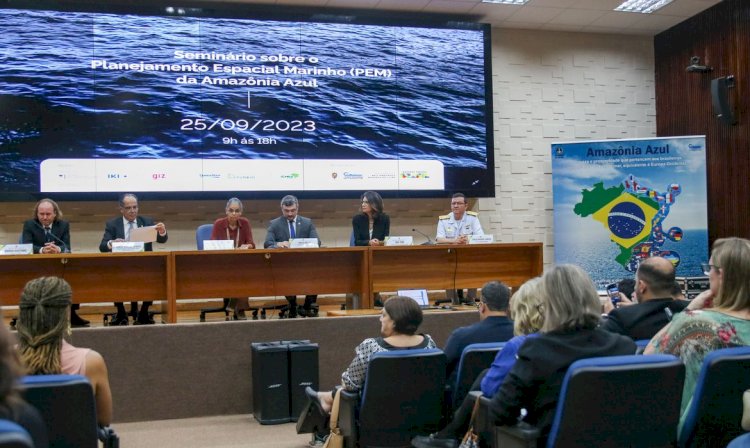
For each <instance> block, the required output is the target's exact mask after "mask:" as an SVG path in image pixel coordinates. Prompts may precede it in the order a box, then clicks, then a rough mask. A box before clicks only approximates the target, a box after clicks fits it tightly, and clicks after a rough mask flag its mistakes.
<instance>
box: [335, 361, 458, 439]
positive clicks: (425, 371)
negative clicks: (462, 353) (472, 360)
mask: <svg viewBox="0 0 750 448" xmlns="http://www.w3.org/2000/svg"><path fill="white" fill-rule="evenodd" d="M445 366H446V358H445V354H444V353H443V352H442V350H438V349H419V350H392V351H387V352H380V353H375V354H374V355H373V356H372V358H371V359H370V364H369V366H368V368H367V377H366V378H365V384H364V386H363V387H362V390H361V393H356V392H348V391H345V390H342V391H341V392H340V393H341V407H340V410H339V427H340V429H341V432H342V434H343V435H344V442H345V446H347V447H349V448H354V447H355V446H359V447H362V448H365V447H375V446H377V447H394V446H410V440H411V438H412V437H414V436H415V435H427V434H429V433H431V432H435V431H437V429H438V428H439V426H440V419H441V414H442V412H441V411H442V408H443V393H444V388H445Z"/></svg>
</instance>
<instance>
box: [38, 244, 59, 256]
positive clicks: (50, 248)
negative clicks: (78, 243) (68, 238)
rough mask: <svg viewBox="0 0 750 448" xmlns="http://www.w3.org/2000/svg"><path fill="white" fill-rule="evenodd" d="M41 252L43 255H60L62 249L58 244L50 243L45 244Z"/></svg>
mask: <svg viewBox="0 0 750 448" xmlns="http://www.w3.org/2000/svg"><path fill="white" fill-rule="evenodd" d="M40 252H41V253H43V254H59V253H61V252H62V249H60V247H59V246H58V245H57V244H55V243H52V242H50V243H45V244H44V247H42V249H41V250H40Z"/></svg>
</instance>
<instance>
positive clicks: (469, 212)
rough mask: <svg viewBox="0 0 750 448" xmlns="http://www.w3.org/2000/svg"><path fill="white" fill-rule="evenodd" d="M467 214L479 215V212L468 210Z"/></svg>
mask: <svg viewBox="0 0 750 448" xmlns="http://www.w3.org/2000/svg"><path fill="white" fill-rule="evenodd" d="M466 214H467V215H471V216H479V213H477V212H471V211H467V212H466Z"/></svg>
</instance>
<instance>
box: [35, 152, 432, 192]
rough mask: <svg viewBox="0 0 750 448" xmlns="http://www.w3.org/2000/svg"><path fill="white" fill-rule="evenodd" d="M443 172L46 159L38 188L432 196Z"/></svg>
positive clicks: (290, 163) (376, 166) (289, 163)
mask: <svg viewBox="0 0 750 448" xmlns="http://www.w3.org/2000/svg"><path fill="white" fill-rule="evenodd" d="M416 165H424V166H423V167H422V166H420V167H419V168H418V167H417V166H416ZM290 167H291V168H292V169H289V168H290ZM443 171H444V167H443V165H442V163H440V162H438V161H434V160H426V161H414V160H410V161H398V160H395V161H394V160H331V161H325V160H226V159H221V160H200V159H186V160H183V159H177V160H171V161H170V163H165V159H154V160H146V159H48V160H45V161H44V162H42V165H41V168H40V184H41V191H43V192H88V191H92V192H98V191H101V192H105V191H121V190H124V189H132V190H135V191H224V190H226V191H229V190H238V191H251V190H257V191H272V190H284V189H289V188H292V189H296V190H335V189H342V188H343V189H362V188H368V189H384V190H398V189H412V190H414V189H418V190H433V189H443V188H444V173H443Z"/></svg>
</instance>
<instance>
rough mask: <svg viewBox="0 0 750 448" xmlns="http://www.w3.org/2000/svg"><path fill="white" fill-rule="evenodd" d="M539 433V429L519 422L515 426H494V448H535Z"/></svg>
mask: <svg viewBox="0 0 750 448" xmlns="http://www.w3.org/2000/svg"><path fill="white" fill-rule="evenodd" d="M540 435H541V431H540V430H539V428H537V427H534V426H531V425H529V424H528V423H524V422H521V423H519V424H517V425H516V426H496V427H495V438H494V440H493V442H494V445H493V446H496V447H503V448H536V446H537V442H538V440H539V436H540Z"/></svg>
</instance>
